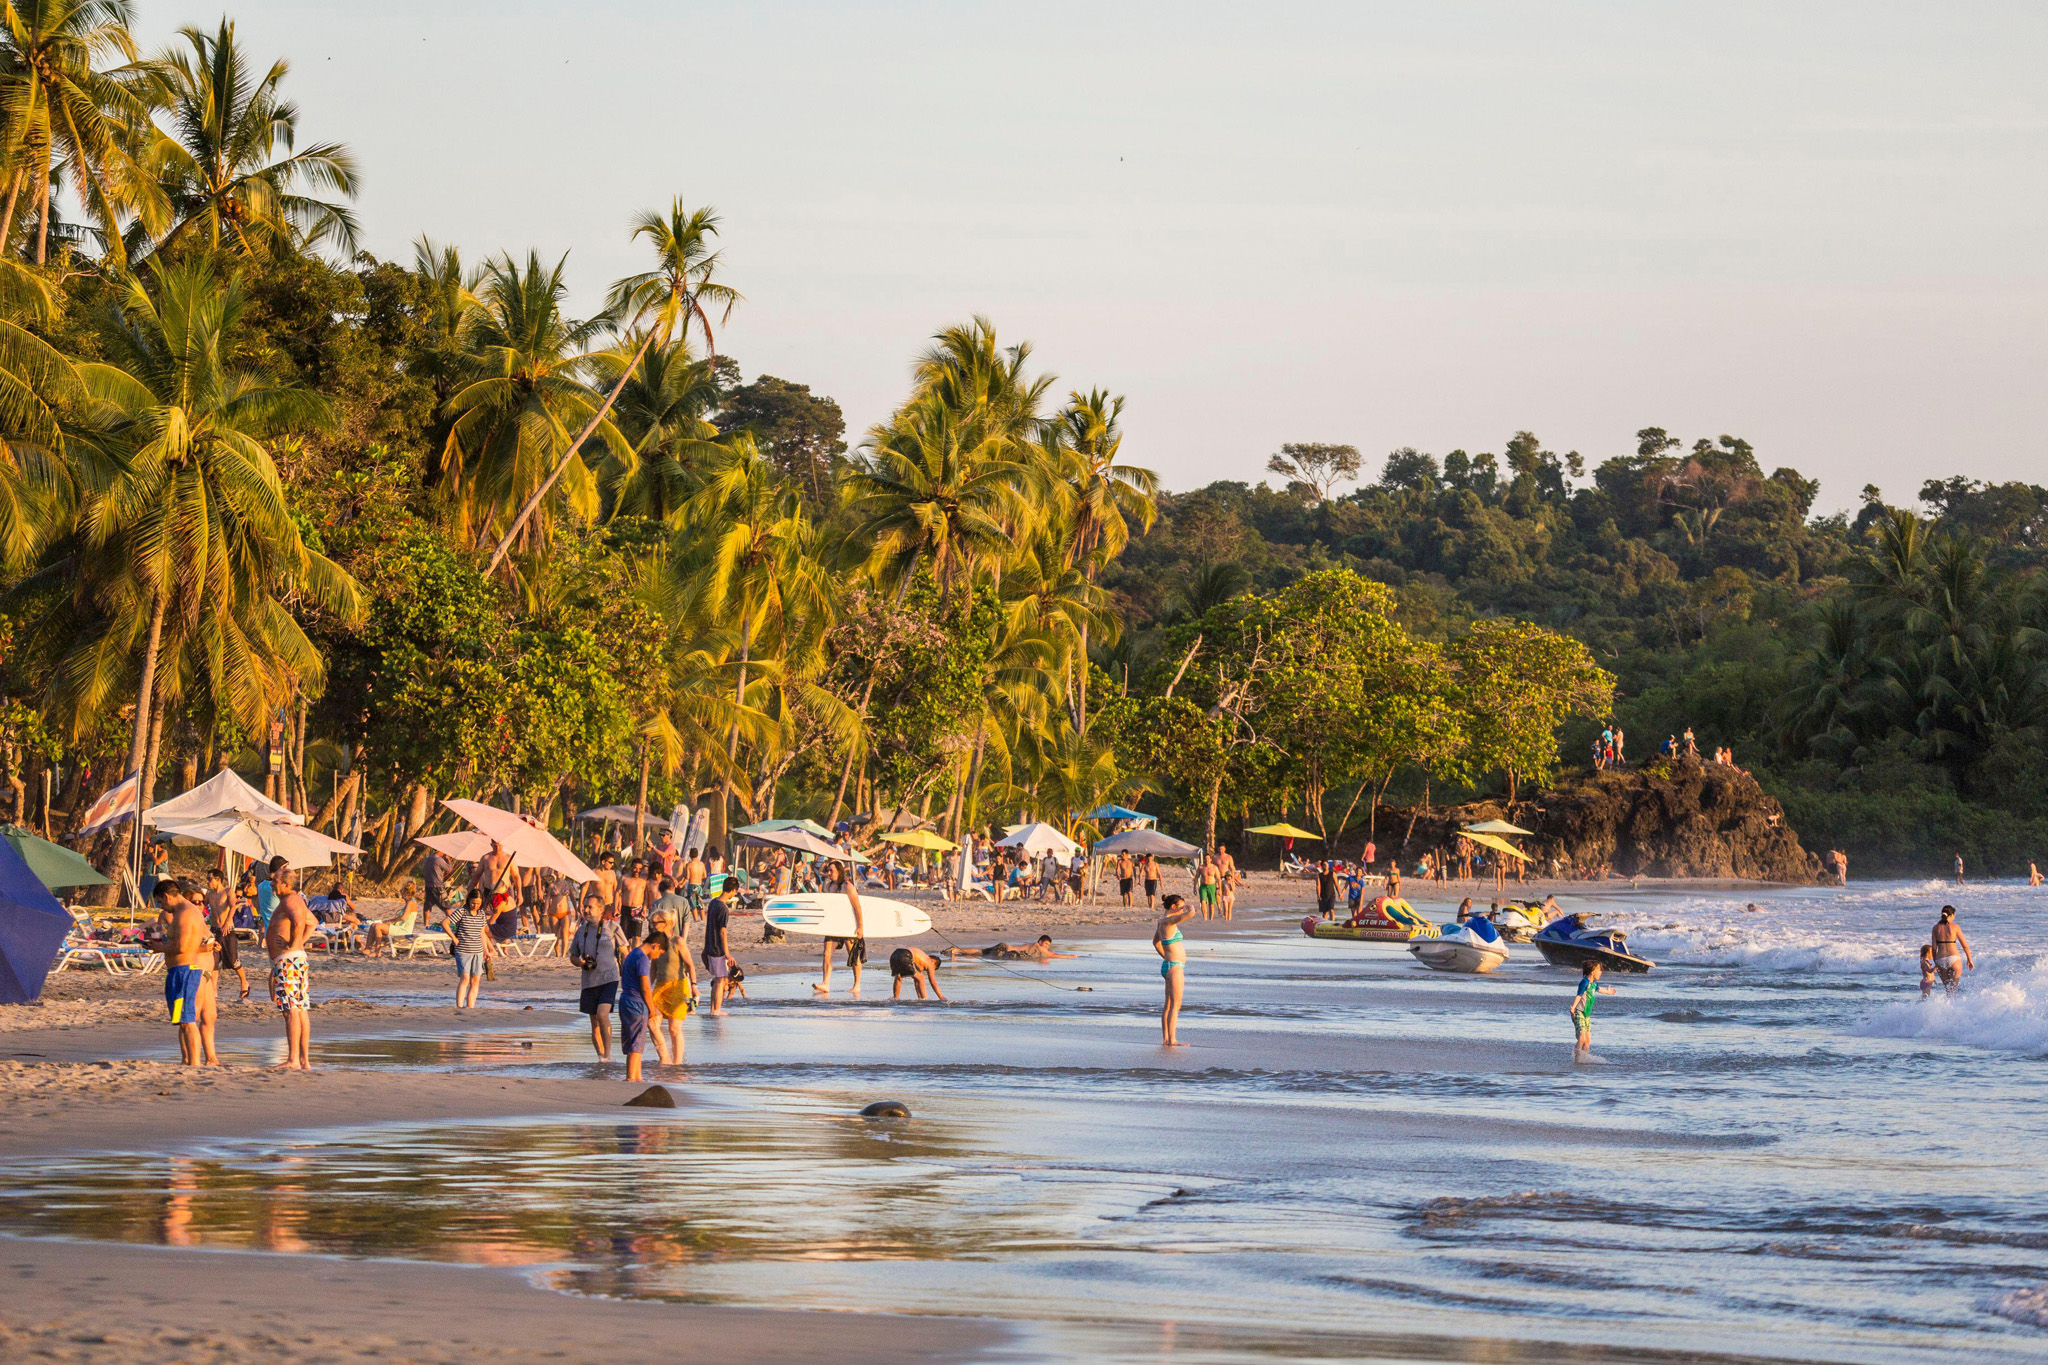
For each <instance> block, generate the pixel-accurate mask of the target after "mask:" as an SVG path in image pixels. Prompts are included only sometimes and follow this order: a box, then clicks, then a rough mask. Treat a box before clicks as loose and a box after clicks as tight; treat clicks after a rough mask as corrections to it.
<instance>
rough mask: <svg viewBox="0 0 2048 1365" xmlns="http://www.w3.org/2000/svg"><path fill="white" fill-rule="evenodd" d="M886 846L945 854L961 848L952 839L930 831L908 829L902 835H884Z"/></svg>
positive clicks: (883, 840) (883, 839)
mask: <svg viewBox="0 0 2048 1365" xmlns="http://www.w3.org/2000/svg"><path fill="white" fill-rule="evenodd" d="M882 842H883V843H885V844H902V845H903V846H904V847H905V848H922V849H929V850H931V851H932V852H934V853H945V852H949V851H950V850H952V849H956V848H958V847H960V845H958V844H956V843H954V842H953V841H952V840H951V839H942V838H940V837H939V836H938V835H936V834H934V833H932V832H931V831H930V830H928V829H907V830H905V831H903V832H902V833H901V834H884V835H883V836H882Z"/></svg>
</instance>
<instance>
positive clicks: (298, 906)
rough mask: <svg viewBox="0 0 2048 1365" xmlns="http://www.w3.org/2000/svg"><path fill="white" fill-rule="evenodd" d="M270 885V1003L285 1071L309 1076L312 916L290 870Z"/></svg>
mask: <svg viewBox="0 0 2048 1365" xmlns="http://www.w3.org/2000/svg"><path fill="white" fill-rule="evenodd" d="M271 884H272V885H273V886H274V887H276V889H277V909H276V910H274V911H272V912H271V915H270V923H269V925H268V926H267V927H265V929H264V931H263V950H264V951H265V952H267V953H269V954H270V999H271V1003H273V1004H275V1005H276V1006H277V1008H278V1010H279V1011H280V1012H281V1013H283V1015H284V1047H285V1058H284V1069H285V1070H287V1071H311V1070H312V1069H313V1063H312V1060H311V1058H310V1056H309V1053H310V1051H311V1044H312V1041H313V1013H312V1011H313V969H312V967H311V965H310V964H309V963H308V962H307V961H306V942H307V940H308V939H310V938H312V937H313V912H312V911H311V910H309V909H307V908H306V898H305V897H304V896H302V895H300V894H299V886H298V876H297V874H295V873H294V872H293V871H292V870H291V869H290V868H288V867H286V868H280V869H278V870H277V871H276V872H273V873H272V874H271Z"/></svg>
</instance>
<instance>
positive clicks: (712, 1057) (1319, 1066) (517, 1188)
mask: <svg viewBox="0 0 2048 1365" xmlns="http://www.w3.org/2000/svg"><path fill="white" fill-rule="evenodd" d="M1564 900H1565V904H1566V908H1567V909H1587V910H1592V911H1594V912H1595V913H1597V914H1599V915H1601V916H1602V917H1603V918H1604V919H1605V920H1607V921H1609V922H1613V923H1618V924H1621V925H1623V926H1624V927H1626V928H1628V930H1629V934H1630V941H1631V944H1632V946H1634V947H1635V948H1636V949H1637V950H1638V951H1641V952H1643V953H1645V954H1647V955H1648V956H1650V957H1653V958H1655V959H1656V960H1657V962H1658V964H1659V966H1658V968H1657V969H1656V970H1655V971H1654V972H1652V973H1650V974H1649V975H1647V976H1640V977H1638V976H1615V977H1610V978H1609V981H1610V983H1611V984H1614V985H1616V986H1617V987H1618V988H1619V992H1618V994H1616V995H1615V996H1613V997H1611V998H1604V997H1603V998H1602V999H1601V1001H1600V1002H1599V1004H1598V1010H1597V1022H1596V1025H1595V1054H1596V1057H1597V1060H1596V1061H1595V1062H1593V1063H1592V1064H1576V1063H1575V1062H1574V1061H1573V1058H1572V1037H1571V1028H1570V1024H1569V1022H1568V1021H1567V1019H1566V1015H1565V1009H1566V1005H1567V1003H1568V1001H1569V998H1570V995H1571V992H1572V989H1573V986H1574V984H1575V982H1576V973H1575V972H1569V971H1565V970H1561V969H1557V968H1550V967H1547V966H1544V965H1542V963H1541V960H1540V957H1539V956H1538V955H1537V953H1536V952H1535V950H1534V949H1533V948H1532V947H1526V946H1518V947H1516V948H1515V949H1514V950H1513V951H1514V957H1513V959H1512V960H1511V961H1510V962H1509V964H1508V965H1507V966H1505V967H1504V968H1502V970H1501V971H1499V972H1497V973H1495V974H1493V975H1491V976H1487V977H1480V978H1466V977H1453V976H1446V975H1442V974H1438V973H1432V972H1427V971H1425V970H1423V969H1421V968H1420V967H1418V966H1416V965H1415V964H1414V963H1413V962H1412V961H1411V960H1410V959H1409V957H1408V955H1407V954H1406V953H1405V952H1404V951H1402V950H1401V949H1400V948H1398V947H1395V946H1389V945H1372V944H1349V943H1332V942H1322V941H1317V940H1311V939H1308V938H1306V937H1304V936H1303V935H1302V934H1301V933H1300V932H1299V930H1298V929H1297V928H1296V927H1295V924H1294V921H1295V920H1297V919H1298V917H1299V916H1298V913H1295V914H1283V913H1280V912H1271V913H1263V914H1258V915H1255V916H1252V917H1250V918H1249V919H1245V918H1241V919H1240V921H1239V922H1238V924H1236V925H1234V926H1232V927H1230V928H1229V929H1228V930H1224V929H1222V928H1220V927H1217V926H1202V925H1200V924H1197V925H1195V926H1194V927H1193V928H1192V929H1191V930H1190V932H1189V941H1190V950H1191V951H1190V954H1189V958H1190V967H1189V970H1188V1004H1187V1007H1186V1010H1185V1013H1184V1016H1183V1022H1182V1031H1183V1036H1184V1038H1185V1039H1186V1040H1187V1042H1188V1043H1189V1044H1190V1046H1188V1047H1186V1048H1183V1049H1178V1050H1175V1051H1172V1052H1168V1051H1165V1050H1163V1049H1161V1048H1160V1047H1159V1046H1158V1044H1157V1028H1158V1025H1157V1019H1156V1008H1157V998H1158V992H1159V984H1158V974H1157V969H1156V966H1155V965H1154V963H1155V961H1156V959H1154V958H1153V957H1152V955H1151V952H1150V949H1149V945H1147V944H1145V943H1143V942H1137V943H1132V942H1120V941H1108V942H1100V943H1091V944H1086V945H1081V947H1082V950H1083V953H1084V956H1083V957H1082V958H1081V959H1079V960H1077V961H1071V962H1066V961H1063V962H1059V963H1056V964H1052V965H1049V966H1044V967H1039V966H1024V967H1019V968H1016V969H1012V970H1004V969H1002V968H1000V967H997V966H995V965H993V964H984V963H980V962H973V963H966V964H962V965H960V966H958V967H952V968H948V969H947V970H946V971H944V972H942V973H941V984H942V985H943V986H944V987H945V989H946V990H947V992H948V994H949V995H951V996H953V997H954V1001H953V1002H952V1003H950V1004H948V1005H945V1006H940V1005H938V1004H936V1003H934V1004H930V1005H924V1006H919V1005H916V1004H915V1003H909V1002H906V1003H901V1004H891V1003H890V1002H889V1000H888V998H887V990H888V982H887V976H886V972H881V973H871V974H870V975H869V978H868V992H867V993H868V997H869V998H868V999H866V1000H863V1001H860V1002H853V1001H848V1000H846V999H844V998H843V997H840V998H835V999H834V1000H833V1001H832V1002H830V1003H825V1004H820V1003H818V1002H815V1001H813V1000H811V999H809V998H808V997H809V994H810V992H809V987H808V984H807V981H806V979H805V978H804V977H802V976H800V975H787V976H763V975H757V976H755V977H753V978H751V979H750V980H749V983H748V984H749V987H750V990H751V991H752V994H753V996H754V999H753V1000H752V1001H751V1002H749V1003H748V1004H746V1005H744V1006H742V1007H740V1008H739V1009H737V1010H735V1011H734V1012H733V1014H732V1015H730V1016H729V1017H727V1018H725V1019H722V1020H711V1019H706V1018H704V1017H702V1016H698V1017H697V1018H695V1019H693V1020H692V1022H691V1025H690V1036H689V1056H688V1059H687V1063H686V1065H685V1066H684V1067H682V1068H678V1069H675V1070H674V1071H671V1072H669V1073H666V1074H659V1069H658V1068H651V1069H650V1072H651V1074H650V1078H651V1079H662V1080H665V1081H667V1082H669V1083H670V1084H672V1085H673V1086H674V1087H675V1088H676V1089H678V1090H679V1091H680V1092H681V1093H683V1094H684V1096H685V1097H686V1099H687V1101H688V1105H687V1107H685V1108H683V1109H680V1110H676V1111H639V1110H635V1111H624V1113H623V1114H622V1115H621V1116H620V1117H619V1118H618V1119H616V1120H611V1119H607V1120H604V1121H596V1120H590V1119H587V1118H585V1119H572V1118H566V1117H564V1118H559V1119H549V1120H542V1121H525V1122H517V1123H505V1122H492V1123H473V1124H438V1125H410V1126H404V1125H365V1126H362V1127H357V1128H350V1129H344V1130H324V1131H315V1132H308V1133H304V1134H300V1135H296V1136H295V1137H294V1138H293V1139H292V1140H291V1141H290V1142H289V1143H279V1142H276V1141H274V1140H272V1141H264V1142H229V1143H214V1144H207V1145H203V1146H195V1147H190V1148H185V1149H181V1150H178V1151H175V1152H168V1153H155V1154H148V1155H145V1156H137V1155H134V1154H123V1155H107V1154H90V1153H87V1154H77V1155H73V1156H70V1157H66V1158H62V1159H49V1160H41V1161H31V1162H26V1163H21V1164H20V1165H19V1166H18V1167H17V1168H16V1169H15V1170H13V1171H11V1172H10V1175H11V1180H10V1182H9V1185H8V1187H7V1188H6V1189H5V1190H0V1230H6V1231H14V1232H23V1233H32V1234H41V1235H60V1236H73V1237H110V1238H119V1239H122V1240H133V1241H157V1242H170V1243H175V1244H181V1245H199V1246H209V1245H211V1246H253V1247H264V1248H268V1249H272V1250H280V1251H295V1252H304V1253H316V1254H340V1255H378V1256H398V1257H418V1258H425V1259H446V1260H468V1261H483V1262H492V1263H498V1264H510V1265H518V1266H523V1267H529V1268H530V1273H532V1274H534V1275H535V1276H537V1277H540V1278H542V1279H543V1280H544V1281H545V1282H547V1283H550V1284H553V1285H556V1286H558V1287H560V1288H563V1289H565V1290H568V1291H571V1292H578V1293H595V1294H607V1295H625V1296H632V1297H653V1298H674V1299H681V1300H688V1301H692V1302H716V1303H752V1304H772V1305H776V1306H785V1307H788V1306H808V1307H818V1308H826V1309H842V1310H856V1311H857V1310H880V1309H888V1310H894V1311H902V1312H912V1313H919V1312H923V1313H963V1312H964V1313H974V1314H983V1315H994V1316H998V1317H1003V1318H1009V1319H1014V1320H1017V1321H1019V1322H1023V1323H1028V1324H1030V1326H1029V1327H1028V1328H1026V1329H1024V1330H1022V1331H1021V1332H1020V1335H1019V1336H1018V1337H1017V1339H1016V1341H1015V1342H1014V1343H1013V1344H1012V1345H1011V1346H1009V1347H1006V1348H1004V1350H1003V1352H1002V1353H1001V1354H1000V1358H1002V1359H1009V1360H1027V1359H1075V1358H1089V1359H1102V1360H1138V1359H1146V1360H1156V1359H1162V1358H1167V1359H1176V1360H1201V1361H1206V1360H1231V1359H1244V1358H1248V1357H1252V1356H1256V1357H1259V1358H1264V1359H1300V1360H1311V1359H1316V1360H1320V1359H1339V1358H1371V1359H1387V1360H1394V1359H1399V1360H1408V1359H1417V1360H1420V1359H1473V1360H1481V1359H1483V1360H1494V1361H1523V1360H1528V1361H1535V1360H1553V1359H1584V1360H1594V1359H1599V1360H1607V1361H1616V1360H1643V1361H1650V1360H1670V1361H1676V1360H1681V1359H1683V1360H1707V1359H1715V1358H1733V1357H1749V1358H1758V1357H1761V1358H1770V1359H1801V1360H1854V1361H1865V1360H1868V1361H1894V1360H1896V1361H1919V1360H1970V1361H2000V1360H2037V1359H2042V1358H2044V1357H2048V1164H2044V1162H2043V1161H2042V1159H2041V1157H2040V1152H2041V1150H2042V1146H2043V1142H2044V1139H2048V1120H2044V1119H2043V1118H2042V1116H2041V1110H2042V1106H2041V1103H2040V1099H2041V1094H2042V1088H2043V1085H2044V1083H2048V892H2044V891H2042V890H2036V889H2032V888H2027V887H2024V886H2013V885H2007V884H1992V885H1974V886H1968V887H1964V888H1954V887H1950V886H1948V885H1946V884H1943V883H1932V882H1930V883H1918V884H1900V883H1888V884H1872V885H1865V886H1852V887H1850V888H1848V889H1847V890H1832V889H1803V890H1797V891H1784V892H1773V893H1769V894H1768V895H1755V894H1723V893H1704V894H1702V893H1690V892H1685V893H1673V892H1656V891H1642V892H1632V891H1629V890H1627V889H1626V888H1622V889H1619V890H1614V891H1607V892H1605V893H1603V894H1601V895H1598V896H1588V897H1584V898H1571V897H1566V898H1564ZM1751 902H1754V903H1755V904H1756V905H1758V906H1759V907H1760V908H1759V909H1758V910H1756V911H1751V910H1748V909H1746V908H1745V907H1746V905H1748V904H1749V903H1751ZM1419 903H1421V904H1423V906H1424V908H1425V909H1430V910H1436V911H1440V912H1441V913H1440V916H1439V917H1440V918H1448V917H1449V910H1450V907H1449V905H1448V904H1432V903H1429V902H1426V901H1423V902H1419ZM1943 903H1953V904H1955V905H1957V906H1958V907H1959V909H1960V911H1961V913H1962V919H1961V923H1962V926H1963V929H1964V932H1965V933H1966V934H1968V935H1969V937H1970V939H1971V942H1972V945H1973V947H1974V948H1975V949H1976V951H1977V955H1978V969H1977V970H1976V971H1975V972H1974V973H1971V974H1970V975H1969V977H1968V978H1967V981H1966V984H1965V987H1964V989H1963V990H1962V992H1961V993H1959V994H1958V995H1956V996H1955V997H1953V998H1950V997H1949V996H1947V994H1946V993H1943V992H1937V994H1936V996H1935V997H1934V998H1933V999H1931V1000H1925V1001H1923V1000H1922V999H1921V997H1920V993H1919V986H1918V966H1917V945H1918V944H1919V943H1921V942H1924V941H1925V939H1926V934H1927V930H1928V928H1929V927H1930V926H1931V925H1932V923H1933V921H1934V918H1935V915H1936V912H1937V910H1938V908H1939V907H1940V905H1942V904H1943ZM836 979H837V978H836ZM842 984H843V983H842ZM1082 987H1085V988H1087V989H1085V990H1083V989H1080V988H1082ZM316 1047H317V1048H318V1055H319V1056H320V1057H321V1058H322V1059H324V1060H327V1061H330V1062H345V1063H348V1064H353V1065H366V1066H383V1067H393V1068H408V1067H430V1068H456V1067H460V1068H465V1069H471V1068H474V1069H490V1070H495V1071H500V1072H503V1073H505V1074H507V1075H512V1076H519V1075H533V1074H565V1073H566V1074H576V1073H579V1072H582V1071H586V1070H588V1069H590V1068H591V1067H592V1066H593V1065H594V1059H593V1058H592V1057H591V1054H590V1050H589V1046H588V1043H587V1041H586V1040H585V1039H584V1037H583V1036H582V1034H581V1033H580V1032H579V1031H578V1030H577V1029H575V1028H573V1027H570V1028H562V1027H555V1026H543V1027H533V1026H529V1027H525V1028H512V1029H504V1030H498V1031H478V1032H474V1033H463V1034H453V1035H426V1034H422V1035H419V1036H404V1035H403V1034H402V1032H401V1033H389V1032H387V1033H385V1034H382V1035H377V1036H366V1037H355V1038H328V1039H320V1040H318V1041H317V1043H316ZM235 1059H236V1058H235V1057H233V1056H231V1058H230V1060H235ZM239 1059H240V1060H251V1061H253V1060H267V1059H268V1051H267V1049H265V1048H245V1049H244V1050H243V1051H242V1053H241V1054H240V1058H239ZM614 1070H615V1068H614ZM878 1098H893V1099H901V1100H903V1101H905V1102H906V1103H907V1104H908V1105H909V1106H910V1108H911V1109H912V1110H913V1111H914V1113H915V1115H916V1117H915V1118H913V1119H911V1120H909V1121H898V1122H889V1123H876V1122H872V1121H867V1120H862V1119H859V1118H858V1117H857V1116H856V1111H857V1110H858V1108H859V1107H860V1106H861V1105H862V1104H865V1103H866V1102H868V1101H869V1100H872V1099H878Z"/></svg>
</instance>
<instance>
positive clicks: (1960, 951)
mask: <svg viewBox="0 0 2048 1365" xmlns="http://www.w3.org/2000/svg"><path fill="white" fill-rule="evenodd" d="M1934 965H1935V969H1936V970H1937V971H1939V972H1940V973H1941V984H1942V985H1943V986H1945V987H1947V988H1948V993H1949V994H1950V995H1954V994H1955V993H1956V990H1957V989H1958V988H1959V987H1960V986H1961V985H1962V984H1963V971H1964V968H1965V967H1967V968H1968V969H1969V970H1970V971H1973V972H1974V971H1976V970H1977V955H1976V954H1975V953H1973V952H1971V951H1970V940H1969V939H1967V938H1965V937H1964V936H1963V930H1962V926H1961V925H1959V924H1957V923H1956V908H1955V907H1954V906H1953V905H1944V906H1942V907H1941V918H1940V919H1938V920H1936V921H1935V922H1934Z"/></svg>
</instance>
